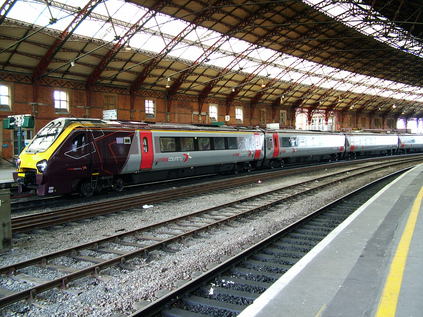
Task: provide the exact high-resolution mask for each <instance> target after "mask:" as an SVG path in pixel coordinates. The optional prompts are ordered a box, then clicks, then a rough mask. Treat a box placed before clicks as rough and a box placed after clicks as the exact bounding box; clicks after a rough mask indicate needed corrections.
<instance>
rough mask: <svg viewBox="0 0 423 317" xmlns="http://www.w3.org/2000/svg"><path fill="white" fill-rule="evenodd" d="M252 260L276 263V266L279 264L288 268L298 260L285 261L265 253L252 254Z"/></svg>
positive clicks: (285, 259)
mask: <svg viewBox="0 0 423 317" xmlns="http://www.w3.org/2000/svg"><path fill="white" fill-rule="evenodd" d="M253 258H254V259H257V260H259V261H263V262H269V263H277V264H280V265H287V266H289V267H291V266H293V265H294V264H295V263H297V261H298V259H287V258H283V259H281V258H280V257H277V256H275V255H272V254H266V253H257V254H254V256H253Z"/></svg>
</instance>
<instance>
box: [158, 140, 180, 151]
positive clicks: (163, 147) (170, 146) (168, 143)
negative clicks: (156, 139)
mask: <svg viewBox="0 0 423 317" xmlns="http://www.w3.org/2000/svg"><path fill="white" fill-rule="evenodd" d="M160 152H162V153H164V152H176V142H175V138H165V137H163V138H160Z"/></svg>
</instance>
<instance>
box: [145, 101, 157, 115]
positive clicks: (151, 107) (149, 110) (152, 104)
mask: <svg viewBox="0 0 423 317" xmlns="http://www.w3.org/2000/svg"><path fill="white" fill-rule="evenodd" d="M144 113H145V116H146V117H148V118H155V117H156V101H155V100H154V99H144Z"/></svg>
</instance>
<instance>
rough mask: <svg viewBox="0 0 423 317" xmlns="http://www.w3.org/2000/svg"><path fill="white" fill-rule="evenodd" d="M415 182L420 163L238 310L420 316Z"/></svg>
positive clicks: (421, 233) (334, 316)
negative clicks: (254, 298) (246, 305)
mask: <svg viewBox="0 0 423 317" xmlns="http://www.w3.org/2000/svg"><path fill="white" fill-rule="evenodd" d="M422 186H423V165H419V166H417V167H415V168H413V169H412V170H410V171H408V172H407V173H405V174H403V175H402V176H400V177H399V178H398V179H396V180H395V181H394V182H392V183H391V184H389V185H388V186H386V187H385V188H384V189H382V190H381V191H380V192H379V193H378V194H376V195H375V196H374V197H373V198H372V199H371V200H369V201H368V202H367V203H366V204H364V205H363V206H362V207H360V208H359V209H358V210H357V211H356V212H355V213H354V214H353V215H351V216H350V217H349V218H348V219H347V220H346V221H345V222H344V223H343V224H341V226H339V227H338V228H337V229H335V230H334V231H333V232H332V233H331V234H330V235H329V236H327V237H326V238H325V239H324V240H322V241H321V242H320V243H319V244H318V245H317V246H316V247H315V248H314V249H313V250H312V251H311V252H310V253H309V254H307V255H306V256H305V257H304V258H303V259H301V260H300V261H299V262H298V263H296V264H295V265H294V266H293V267H292V268H291V269H290V270H289V271H288V272H287V273H286V274H284V275H283V276H282V277H281V278H280V279H279V280H278V281H277V282H276V283H275V284H274V285H273V286H272V287H271V288H270V289H268V290H267V291H266V292H264V293H263V294H262V295H261V296H260V297H259V298H257V299H256V300H255V301H254V303H253V304H252V305H250V306H249V307H247V309H245V310H244V311H243V312H242V313H241V314H240V315H239V316H240V317H247V316H248V317H252V316H254V317H271V316H284V317H291V316H292V317H294V316H295V317H301V316H304V317H310V316H316V317H340V316H347V317H358V316H376V317H390V316H392V317H393V316H397V317H402V316H407V317H412V316H415V317H417V316H423V300H422V298H423V274H422V268H423V248H422V247H421V246H420V244H421V241H423V217H422V212H421V209H422V206H421V200H422V196H423V187H422ZM410 219H411V220H410ZM413 219H414V224H415V226H414V227H413V226H412V223H413ZM410 223H411V225H410ZM407 238H408V239H409V245H408V246H406V245H405V247H404V241H406V240H407Z"/></svg>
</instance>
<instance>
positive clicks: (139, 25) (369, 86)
mask: <svg viewBox="0 0 423 317" xmlns="http://www.w3.org/2000/svg"><path fill="white" fill-rule="evenodd" d="M422 11H423V4H421V2H420V1H417V0H415V1H400V0H390V1H382V0H349V1H348V0H338V1H337V0H324V1H321V0H304V1H299V0H273V1H265V0H259V1H251V0H225V1H223V0H209V1H204V0H161V1H153V0H127V1H123V0H102V1H99V0H97V1H80V0H61V1H42V0H15V1H8V0H6V2H5V3H4V4H3V5H2V7H1V16H0V43H1V46H0V65H1V69H2V73H3V74H7V73H10V74H20V75H26V76H27V77H28V78H30V80H31V81H32V82H33V83H39V82H40V81H42V80H43V79H45V78H49V79H65V80H71V81H76V82H79V83H83V85H84V86H85V88H86V89H88V90H95V89H98V87H116V88H119V89H125V90H128V91H129V93H130V94H132V95H136V94H137V93H138V92H139V91H140V89H143V90H153V91H159V92H163V93H165V95H166V97H167V98H168V99H172V98H173V97H174V96H176V95H177V94H185V95H187V96H189V97H193V98H197V100H198V102H199V105H200V110H201V105H202V104H203V103H205V102H206V100H211V99H208V98H217V99H222V100H225V103H226V105H227V106H228V105H230V104H232V102H234V101H242V102H247V103H249V104H251V105H252V106H256V105H258V104H273V105H276V104H277V105H283V106H287V107H295V108H308V109H311V110H313V111H314V110H329V111H335V110H338V111H357V112H364V113H367V112H368V113H374V114H378V113H379V114H380V115H381V116H387V115H389V116H394V117H406V118H412V117H422V114H423V76H422V75H423V63H422V57H423V52H422V47H423V45H422V42H423V40H422V39H423V23H422V22H423V21H422V20H423V12H422ZM2 78H4V77H2Z"/></svg>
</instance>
